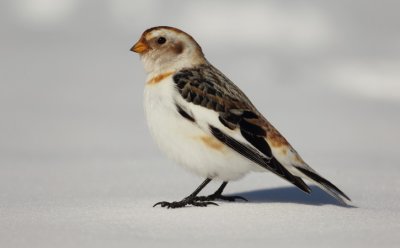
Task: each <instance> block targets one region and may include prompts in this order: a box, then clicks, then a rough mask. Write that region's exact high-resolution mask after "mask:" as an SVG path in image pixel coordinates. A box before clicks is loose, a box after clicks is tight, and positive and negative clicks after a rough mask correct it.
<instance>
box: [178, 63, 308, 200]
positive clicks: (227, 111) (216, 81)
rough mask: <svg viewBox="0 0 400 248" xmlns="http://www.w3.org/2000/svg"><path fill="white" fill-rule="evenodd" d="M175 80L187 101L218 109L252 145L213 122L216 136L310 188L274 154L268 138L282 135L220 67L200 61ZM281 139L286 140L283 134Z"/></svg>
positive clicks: (227, 124) (222, 118)
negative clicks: (199, 64) (238, 139)
mask: <svg viewBox="0 0 400 248" xmlns="http://www.w3.org/2000/svg"><path fill="white" fill-rule="evenodd" d="M173 80H174V82H175V84H176V88H177V90H178V92H179V93H180V95H181V96H182V97H183V98H184V99H185V100H186V101H188V102H191V103H193V104H196V105H200V106H203V107H205V108H208V109H211V110H214V111H216V112H217V113H218V114H219V121H220V122H221V123H222V124H223V125H224V126H225V127H227V128H229V129H231V130H239V131H240V133H241V134H242V136H243V137H244V138H245V139H246V140H247V141H248V142H249V143H250V144H251V146H250V145H248V144H244V143H242V142H240V141H237V140H235V139H234V138H232V137H230V136H229V135H227V134H226V133H224V132H223V131H222V130H220V129H218V128H216V127H213V126H210V130H211V133H212V134H213V135H214V136H215V137H216V138H217V139H219V140H220V141H221V142H223V143H225V144H226V145H227V146H229V147H231V148H232V149H233V150H235V151H236V152H238V153H240V154H241V155H243V156H245V157H246V158H248V159H249V160H251V161H253V162H255V163H257V164H259V165H260V166H262V167H264V168H266V169H268V170H270V171H272V172H274V173H275V174H277V175H278V176H280V177H283V178H284V179H286V180H288V181H290V182H291V183H293V184H295V185H296V186H297V187H299V188H300V189H302V190H303V191H305V192H310V189H309V188H308V186H307V185H306V184H305V183H304V182H303V181H302V180H301V179H300V178H299V177H297V176H294V175H292V174H291V173H290V172H289V171H288V170H287V169H286V168H285V167H284V166H282V165H281V164H280V163H279V161H278V160H277V159H276V158H275V157H274V156H273V154H272V152H271V148H270V146H269V145H268V143H267V141H266V139H269V137H274V136H279V137H281V136H280V135H279V133H278V132H277V131H276V130H275V129H274V128H273V127H272V125H270V124H269V123H268V121H267V120H266V119H265V118H264V117H263V116H262V115H261V114H260V113H259V112H258V111H257V110H256V109H255V107H254V106H253V105H252V103H251V102H250V100H249V99H248V98H247V97H246V95H245V94H244V93H243V92H242V91H241V90H240V89H239V88H238V87H237V86H236V85H234V84H233V82H231V81H230V80H229V79H228V78H227V77H225V76H224V75H223V74H222V73H221V72H220V71H218V70H217V69H216V68H214V67H212V66H211V65H201V66H198V67H195V68H190V69H183V70H181V71H179V72H177V73H176V74H175V75H174V76H173ZM275 139H276V137H275ZM282 139H283V141H285V142H286V140H284V138H283V137H282ZM260 153H261V154H260Z"/></svg>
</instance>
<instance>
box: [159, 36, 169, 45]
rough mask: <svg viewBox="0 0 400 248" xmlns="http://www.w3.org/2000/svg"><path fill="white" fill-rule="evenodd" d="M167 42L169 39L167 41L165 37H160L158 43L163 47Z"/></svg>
mask: <svg viewBox="0 0 400 248" xmlns="http://www.w3.org/2000/svg"><path fill="white" fill-rule="evenodd" d="M166 41H167V39H165V38H164V37H160V38H158V40H157V43H158V44H160V45H162V44H164V43H165V42H166Z"/></svg>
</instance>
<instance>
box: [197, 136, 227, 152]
mask: <svg viewBox="0 0 400 248" xmlns="http://www.w3.org/2000/svg"><path fill="white" fill-rule="evenodd" d="M200 139H201V140H202V141H203V142H204V144H205V145H207V146H208V147H210V148H212V149H214V150H219V151H220V150H222V148H224V144H222V143H221V141H219V140H217V139H216V138H214V137H212V136H201V137H200Z"/></svg>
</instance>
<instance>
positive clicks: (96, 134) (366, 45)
mask: <svg viewBox="0 0 400 248" xmlns="http://www.w3.org/2000/svg"><path fill="white" fill-rule="evenodd" d="M399 8H400V4H399V3H397V1H379V3H378V2H376V1H364V0H360V1H305V0H302V1H278V0H277V1H250V2H246V3H245V4H244V3H243V2H242V1H218V3H216V2H215V1H201V2H200V1H154V0H150V1H130V0H113V1H111V0H110V1H106V0H100V1H98V0H96V1H94V0H92V1H91V0H87V1H78V0H14V1H1V3H0V9H1V10H0V11H1V15H0V18H1V19H0V29H1V46H0V54H1V56H0V63H1V64H0V113H1V122H0V158H1V159H11V160H13V159H44V158H49V157H55V158H71V157H86V158H93V157H99V156H101V157H102V156H110V157H138V156H148V155H149V153H150V151H151V154H156V155H157V156H158V155H159V153H158V152H155V151H157V150H156V149H155V147H154V145H153V143H152V141H151V140H150V138H149V137H148V132H147V129H146V126H145V121H144V119H143V111H142V91H143V84H144V80H145V74H144V71H143V68H142V65H141V63H140V61H139V58H138V56H137V55H136V54H133V53H131V52H129V49H130V47H131V46H132V44H133V43H134V42H135V41H136V40H137V39H138V38H139V37H140V35H141V33H142V32H143V31H144V30H145V29H147V28H149V27H152V26H156V25H170V26H175V27H178V28H181V29H183V30H185V31H187V32H188V33H190V34H191V35H193V36H194V37H195V39H197V41H198V42H199V43H200V44H201V45H202V47H203V49H204V51H205V54H206V56H207V58H208V59H209V60H210V61H211V62H212V63H213V64H214V65H215V66H217V67H218V68H220V69H221V70H222V71H223V72H224V73H225V74H226V75H227V76H228V77H230V78H231V79H232V80H233V81H234V82H236V84H238V85H239V86H240V87H241V88H243V89H244V91H245V92H246V93H247V94H248V95H249V96H250V98H251V99H254V102H255V104H256V106H258V108H260V109H261V110H262V112H263V113H264V114H265V115H266V116H267V118H270V119H271V121H272V123H275V125H276V126H277V127H278V128H280V129H282V132H283V133H290V135H289V137H288V138H289V140H291V138H294V139H296V140H297V136H302V135H305V136H307V137H308V138H307V139H308V140H309V139H311V140H309V141H307V142H308V143H311V144H314V145H315V147H313V149H318V150H321V149H324V148H323V147H321V146H324V145H326V143H335V147H336V148H338V147H340V146H345V148H348V147H351V146H352V145H358V144H359V143H358V142H360V141H361V140H365V141H368V143H369V142H370V141H371V140H377V139H378V140H380V141H381V142H382V143H384V142H385V141H386V140H392V139H393V138H394V137H395V138H396V139H397V140H398V138H399V134H398V132H397V133H389V132H386V131H385V130H381V131H379V132H378V131H374V130H373V129H370V130H366V128H367V127H373V126H374V125H376V124H379V125H380V126H379V127H383V126H385V127H386V125H387V127H386V128H390V127H391V126H394V125H396V126H400V125H398V124H399V122H398V119H397V116H399V112H398V110H399V104H400V82H399V80H400V61H399V59H400V31H399V23H400V16H399V15H398V9H399ZM261 92H262V93H263V94H260V93H261ZM344 100H346V104H343V103H342V101H344ZM349 105H352V106H349ZM315 108H321V109H324V110H326V111H323V112H321V115H315V113H316V111H317V110H315ZM347 108H350V110H348V109H347ZM391 110H393V111H391ZM317 112H318V111H317ZM332 112H339V113H340V114H339V115H337V116H335V118H333V117H332V116H334V113H332ZM360 112H365V113H370V115H366V116H367V117H368V119H363V120H359V119H358V118H360V117H359V116H358V115H359V114H360ZM389 112H390V113H389ZM395 114H396V121H397V123H393V122H392V121H389V120H390V118H395V117H394V116H393V115H395ZM399 118H400V117H399ZM377 122H378V123H377ZM370 123H372V124H370ZM369 125H371V126H369ZM335 130H338V132H339V133H342V135H337V134H335V135H332V134H330V132H332V131H333V132H335ZM339 130H340V131H339ZM396 130H397V131H399V129H396ZM301 138H302V137H301ZM326 138H329V140H328V139H326ZM299 140H300V137H299ZM301 140H302V141H301V142H298V144H299V145H300V144H301V143H302V142H304V139H301ZM352 142H353V143H352ZM296 143H297V142H296ZM385 147H386V148H385V149H391V148H390V147H387V146H385ZM365 149H366V150H368V151H369V150H370V149H374V148H373V146H371V145H366V147H365Z"/></svg>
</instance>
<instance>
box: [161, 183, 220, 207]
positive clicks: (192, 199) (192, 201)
mask: <svg viewBox="0 0 400 248" xmlns="http://www.w3.org/2000/svg"><path fill="white" fill-rule="evenodd" d="M209 182H211V179H209V178H207V179H206V180H204V182H203V183H202V184H200V186H199V187H197V189H196V190H195V191H194V192H193V193H192V194H190V195H189V196H188V197H185V198H183V200H181V201H174V202H166V201H162V202H157V203H156V204H154V206H153V207H155V206H157V205H160V206H161V207H166V208H182V207H185V206H186V205H193V206H197V207H207V206H208V205H216V206H218V204H216V203H214V202H211V201H208V200H204V201H198V200H197V198H196V197H197V194H198V193H199V192H200V191H201V190H202V189H203V188H204V187H205V186H206V185H207V184H208V183H209Z"/></svg>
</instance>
